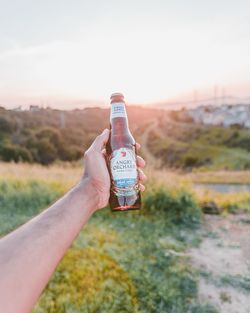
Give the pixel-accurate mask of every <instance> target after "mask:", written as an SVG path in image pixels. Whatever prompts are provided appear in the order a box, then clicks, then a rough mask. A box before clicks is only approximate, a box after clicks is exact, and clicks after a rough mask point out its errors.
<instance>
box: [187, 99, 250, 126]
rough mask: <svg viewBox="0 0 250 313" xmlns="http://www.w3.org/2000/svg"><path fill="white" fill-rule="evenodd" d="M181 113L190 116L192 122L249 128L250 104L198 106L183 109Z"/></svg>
mask: <svg viewBox="0 0 250 313" xmlns="http://www.w3.org/2000/svg"><path fill="white" fill-rule="evenodd" d="M183 114H184V115H185V116H186V117H187V118H191V119H192V121H193V122H194V123H201V124H205V125H217V126H224V127H230V126H240V127H246V128H250V104H237V105H228V104H223V105H220V106H213V105H205V106H198V107H196V108H194V109H189V110H188V109H187V110H184V112H183Z"/></svg>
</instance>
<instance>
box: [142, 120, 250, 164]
mask: <svg viewBox="0 0 250 313" xmlns="http://www.w3.org/2000/svg"><path fill="white" fill-rule="evenodd" d="M148 146H149V149H150V151H151V152H152V153H153V154H154V155H155V157H156V158H160V159H161V161H162V166H164V167H166V166H167V167H174V168H181V169H189V170H190V169H193V168H199V169H200V170H218V169H225V170H246V169H249V168H250V131H249V130H246V129H234V128H224V127H214V126H203V125H196V124H191V123H184V122H175V121H171V120H169V121H168V122H167V123H166V122H165V121H164V120H163V119H161V120H160V122H159V127H158V129H153V130H152V131H151V132H150V134H149V138H148Z"/></svg>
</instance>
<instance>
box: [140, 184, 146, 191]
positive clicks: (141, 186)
mask: <svg viewBox="0 0 250 313" xmlns="http://www.w3.org/2000/svg"><path fill="white" fill-rule="evenodd" d="M139 188H140V191H141V192H143V191H144V190H145V186H144V185H143V184H139Z"/></svg>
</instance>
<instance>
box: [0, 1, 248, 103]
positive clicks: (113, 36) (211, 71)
mask: <svg viewBox="0 0 250 313" xmlns="http://www.w3.org/2000/svg"><path fill="white" fill-rule="evenodd" d="M214 84H218V85H219V86H224V87H225V88H226V90H227V92H228V93H234V94H237V95H240V96H247V95H248V96H250V1H249V0H245V1H244V0H234V1H232V0H225V1H222V0H210V1H204V0H196V1H195V0H190V1H185V0H171V1H170V0H165V1H164V0H162V1H160V0H154V1H153V0H151V1H146V0H144V1H138V0H134V1H133V0H126V1H125V0H124V1H120V0H114V1H112V0H107V1H104V0H103V1H98V0H94V1H93V0H92V1H84V0H81V1H80V0H79V1H76V0H71V1H69V0H68V1H63V0H60V1H59V0H50V1H49V0H43V1H34V0H33V1H31V0H30V1H28V0H22V1H20V0H19V1H18V0H15V1H13V0H9V1H3V0H0V103H3V104H4V103H6V104H11V105H14V104H17V103H21V102H22V101H31V100H30V99H38V100H39V99H41V102H42V101H48V102H49V101H52V102H53V99H96V100H104V101H108V99H109V95H110V93H112V92H113V91H122V92H124V93H125V95H126V97H127V99H128V100H129V101H130V102H153V101H160V100H164V99H169V98H174V97H177V96H181V95H187V94H188V93H192V92H193V90H194V89H197V90H198V91H199V92H200V93H202V92H203V91H206V90H210V89H211V90H212V88H213V86H214ZM51 99H52V100H51Z"/></svg>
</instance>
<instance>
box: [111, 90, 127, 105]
mask: <svg viewBox="0 0 250 313" xmlns="http://www.w3.org/2000/svg"><path fill="white" fill-rule="evenodd" d="M110 100H111V103H113V102H124V95H123V94H122V93H120V92H115V93H112V95H111V96H110Z"/></svg>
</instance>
